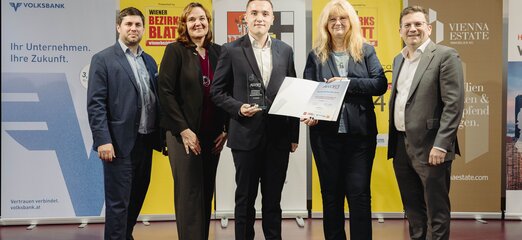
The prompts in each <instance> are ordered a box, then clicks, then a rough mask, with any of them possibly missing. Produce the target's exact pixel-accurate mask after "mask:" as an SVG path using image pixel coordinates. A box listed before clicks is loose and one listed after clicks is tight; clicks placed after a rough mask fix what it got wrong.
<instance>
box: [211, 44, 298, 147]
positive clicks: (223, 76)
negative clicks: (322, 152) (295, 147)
mask: <svg viewBox="0 0 522 240" xmlns="http://www.w3.org/2000/svg"><path fill="white" fill-rule="evenodd" d="M271 51H272V66H273V68H272V74H271V76H270V81H269V83H268V86H266V88H265V86H263V88H264V89H266V90H265V91H264V92H265V102H266V103H267V105H268V109H270V106H271V103H272V102H273V101H274V99H275V96H276V94H277V92H278V91H279V87H280V86H281V84H282V83H283V80H284V78H285V77H286V76H290V77H295V76H296V74H295V66H294V53H293V50H292V48H291V47H290V46H288V45H287V44H285V43H284V42H282V41H280V40H277V39H274V38H272V46H271ZM252 74H254V75H255V76H256V77H257V79H262V77H261V71H260V70H259V67H258V66H257V62H256V58H255V55H254V51H253V49H252V44H251V43H250V39H249V37H248V35H245V36H243V37H241V38H240V39H237V40H236V41H234V42H231V43H227V44H224V45H223V47H222V48H221V56H220V57H219V61H218V64H217V67H216V72H215V73H214V82H213V83H212V87H211V90H210V94H211V96H212V100H213V101H214V103H215V104H216V106H218V107H220V108H222V109H223V110H225V111H226V112H228V114H229V115H230V123H229V134H228V141H227V146H228V147H230V148H232V149H237V150H244V151H247V150H252V149H253V148H255V147H256V146H257V145H258V143H260V141H261V140H262V139H269V140H270V141H275V144H276V146H278V147H280V148H284V149H288V150H290V143H297V141H298V139H299V119H298V118H293V117H285V116H277V115H268V113H267V112H268V110H266V111H263V112H258V113H256V114H255V115H254V116H252V117H241V116H239V109H240V107H241V105H242V104H244V103H248V91H247V83H248V77H249V76H251V75H252ZM260 83H261V84H263V83H262V81H260Z"/></svg>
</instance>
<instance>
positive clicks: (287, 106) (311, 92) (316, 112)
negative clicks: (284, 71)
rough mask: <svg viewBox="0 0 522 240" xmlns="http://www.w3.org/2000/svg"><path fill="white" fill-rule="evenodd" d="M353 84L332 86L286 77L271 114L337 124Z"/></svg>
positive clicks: (339, 82) (332, 84) (343, 83)
mask: <svg viewBox="0 0 522 240" xmlns="http://www.w3.org/2000/svg"><path fill="white" fill-rule="evenodd" d="M349 84H350V80H349V79H347V80H343V81H334V82H331V83H326V82H316V81H311V80H306V79H299V78H292V77H286V78H285V80H284V81H283V83H282V84H281V87H280V88H279V92H277V95H276V98H275V100H274V102H273V104H272V106H271V107H270V111H269V112H268V113H270V114H275V115H284V116H291V117H297V118H301V117H313V118H314V119H316V120H325V121H336V120H337V117H338V116H339V111H340V109H341V106H342V104H343V99H344V95H345V94H346V90H347V89H348V85H349Z"/></svg>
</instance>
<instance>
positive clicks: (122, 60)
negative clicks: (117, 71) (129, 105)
mask: <svg viewBox="0 0 522 240" xmlns="http://www.w3.org/2000/svg"><path fill="white" fill-rule="evenodd" d="M114 51H115V52H116V56H117V61H118V62H119V63H120V65H121V66H122V67H123V69H125V72H127V75H129V80H130V81H131V82H132V85H133V86H134V88H136V90H139V88H138V82H136V81H137V80H136V78H135V77H134V72H133V71H132V68H131V66H130V64H129V61H128V60H127V56H125V53H124V52H123V49H121V46H120V44H119V43H118V42H117V43H116V44H115V45H114Z"/></svg>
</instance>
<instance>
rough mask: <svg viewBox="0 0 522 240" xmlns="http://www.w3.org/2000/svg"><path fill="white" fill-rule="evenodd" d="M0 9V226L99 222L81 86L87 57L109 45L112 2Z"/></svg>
mask: <svg viewBox="0 0 522 240" xmlns="http://www.w3.org/2000/svg"><path fill="white" fill-rule="evenodd" d="M1 4H2V6H1V7H2V33H3V34H2V78H1V79H2V80H1V81H2V127H1V129H2V130H1V134H2V136H1V137H2V147H1V148H2V149H1V151H2V163H1V165H2V166H1V182H2V183H1V188H2V190H1V196H2V197H1V211H2V212H1V216H2V219H1V220H0V222H3V223H8V222H9V221H13V222H17V221H18V222H20V223H24V221H27V223H29V221H30V222H31V223H32V222H34V220H35V219H50V218H61V219H63V221H72V222H75V221H79V219H80V218H85V217H97V218H99V219H101V217H100V216H102V214H103V212H104V210H103V209H104V194H103V176H102V175H103V173H102V165H101V162H100V160H99V159H98V156H97V154H96V153H95V152H93V151H92V150H91V146H92V137H91V133H90V130H89V126H88V121H87V112H86V98H87V97H86V93H87V89H86V88H87V73H88V65H89V63H90V60H91V57H92V55H93V54H94V53H96V52H98V51H100V50H102V49H104V48H105V47H107V46H109V45H112V44H114V40H115V34H114V33H115V24H112V23H114V22H115V18H114V16H115V15H114V14H115V4H114V2H113V1H104V0H93V1H67V0H66V1H46V2H45V3H40V2H39V3H35V2H34V1H27V0H19V1H2V3H1ZM38 222H45V221H44V220H42V221H38Z"/></svg>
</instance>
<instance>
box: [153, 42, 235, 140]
mask: <svg viewBox="0 0 522 240" xmlns="http://www.w3.org/2000/svg"><path fill="white" fill-rule="evenodd" d="M206 48H207V50H208V56H209V57H210V67H211V69H212V71H213V72H214V76H215V71H216V65H217V60H218V57H219V53H220V51H221V46H219V45H217V44H213V43H211V44H209V45H208V46H207V47H206ZM160 69H161V71H160V73H159V80H158V85H159V89H158V91H159V99H160V102H161V107H162V108H163V111H162V113H163V115H162V118H161V121H160V125H161V127H162V128H164V129H166V130H170V131H171V132H172V134H173V135H179V134H180V132H181V131H183V130H185V129H187V128H190V129H191V130H192V131H193V132H194V133H196V134H199V133H200V132H199V129H200V127H201V126H200V125H201V121H202V120H201V114H202V111H203V95H204V92H203V91H204V88H203V75H202V74H201V66H200V61H199V55H198V53H197V52H196V49H195V48H194V47H186V46H185V45H183V44H182V43H179V42H174V43H171V44H169V45H167V47H166V48H165V53H164V55H163V60H162V61H161V65H160ZM214 114H215V115H214V119H213V129H214V131H213V133H214V134H219V133H221V132H222V131H223V130H225V129H224V126H225V122H226V120H227V118H228V116H227V113H226V112H224V111H223V110H222V109H220V108H217V107H216V111H215V113H214Z"/></svg>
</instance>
